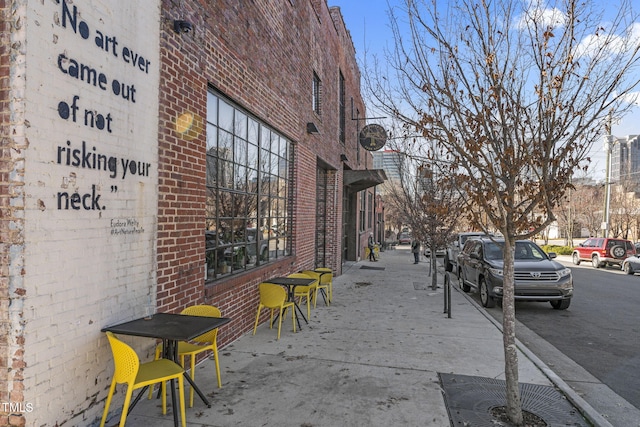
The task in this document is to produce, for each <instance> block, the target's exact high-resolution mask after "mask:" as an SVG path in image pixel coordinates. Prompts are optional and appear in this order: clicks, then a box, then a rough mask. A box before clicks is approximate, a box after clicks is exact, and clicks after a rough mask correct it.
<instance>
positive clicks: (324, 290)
mask: <svg viewBox="0 0 640 427" xmlns="http://www.w3.org/2000/svg"><path fill="white" fill-rule="evenodd" d="M302 273H304V274H306V275H309V276H311V277H312V278H314V279H316V280H317V282H316V283H317V285H316V291H315V294H314V295H313V308H316V305H317V303H318V291H319V292H320V293H321V294H322V298H323V299H324V303H325V304H326V305H329V303H330V302H331V299H330V298H329V285H328V284H327V283H326V282H325V283H322V274H321V273H318V272H317V271H314V270H302Z"/></svg>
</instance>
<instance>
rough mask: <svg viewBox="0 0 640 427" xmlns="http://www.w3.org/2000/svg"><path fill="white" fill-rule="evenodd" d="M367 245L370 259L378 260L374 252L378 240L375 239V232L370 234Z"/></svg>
mask: <svg viewBox="0 0 640 427" xmlns="http://www.w3.org/2000/svg"><path fill="white" fill-rule="evenodd" d="M367 247H368V248H369V261H376V254H375V252H374V249H375V248H376V242H375V241H374V240H373V233H371V234H369V241H368V243H367Z"/></svg>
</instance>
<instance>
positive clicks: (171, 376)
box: [100, 332, 187, 427]
mask: <svg viewBox="0 0 640 427" xmlns="http://www.w3.org/2000/svg"><path fill="white" fill-rule="evenodd" d="M107 338H109V344H110V345H111V352H112V353H113V363H114V366H115V369H114V372H113V379H112V381H111V387H110V388H109V394H108V395H107V401H106V403H105V407H104V413H103V414H102V421H101V422H100V427H104V424H105V422H106V421H107V414H108V413H109V406H110V405H111V399H112V397H113V394H114V392H115V390H116V384H127V392H126V394H125V398H124V406H123V408H122V416H121V417H120V424H119V425H120V427H124V423H125V421H126V419H127V412H128V411H129V404H130V403H131V397H132V395H133V390H135V389H138V388H143V387H147V386H150V385H154V384H158V383H160V384H161V385H162V414H166V413H167V396H166V387H167V381H169V380H175V379H177V380H178V390H179V394H180V416H181V421H182V426H183V427H186V425H187V417H186V414H185V408H184V378H183V373H184V369H182V368H181V367H180V366H179V365H178V364H177V363H174V362H172V361H171V360H168V359H160V360H154V361H153V362H147V363H142V364H141V363H140V359H139V358H138V355H137V354H136V352H135V351H134V350H133V349H132V348H131V347H130V346H128V345H127V344H125V343H124V342H122V341H120V340H119V339H118V338H116V337H115V335H113V334H112V333H111V332H107ZM173 410H174V411H175V410H176V408H173Z"/></svg>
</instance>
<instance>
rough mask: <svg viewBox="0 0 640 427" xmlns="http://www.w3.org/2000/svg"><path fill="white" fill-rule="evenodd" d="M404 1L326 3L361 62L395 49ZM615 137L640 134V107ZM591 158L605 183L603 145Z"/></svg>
mask: <svg viewBox="0 0 640 427" xmlns="http://www.w3.org/2000/svg"><path fill="white" fill-rule="evenodd" d="M596 1H598V0H596ZM402 2H403V0H327V3H328V5H329V6H338V7H340V11H341V12H342V16H343V19H344V22H345V25H346V26H347V29H348V30H349V32H350V33H351V38H352V40H353V44H354V46H355V49H356V55H357V56H358V61H359V62H360V63H362V61H363V57H362V56H363V55H364V52H368V53H371V52H373V51H378V52H381V51H382V49H383V47H384V46H387V47H388V48H392V47H393V41H392V36H391V32H390V29H389V16H388V10H389V6H391V7H393V6H394V5H398V4H401V3H402ZM632 3H633V7H634V9H635V10H636V11H640V0H632ZM638 90H639V91H640V88H638ZM612 134H613V135H615V136H616V137H618V138H621V137H625V136H628V135H638V134H640V107H635V108H633V110H632V111H631V112H630V113H629V114H627V115H626V116H625V117H624V118H622V119H621V120H619V121H617V122H614V123H613V124H612ZM590 157H591V159H592V162H591V164H590V166H589V172H588V175H589V176H590V177H593V178H594V179H596V180H604V176H605V168H606V154H605V151H604V146H603V144H598V143H594V145H593V147H592V151H591V155H590Z"/></svg>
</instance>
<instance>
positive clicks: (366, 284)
mask: <svg viewBox="0 0 640 427" xmlns="http://www.w3.org/2000/svg"><path fill="white" fill-rule="evenodd" d="M355 285H356V288H359V287H361V286H371V282H356V283H355Z"/></svg>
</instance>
